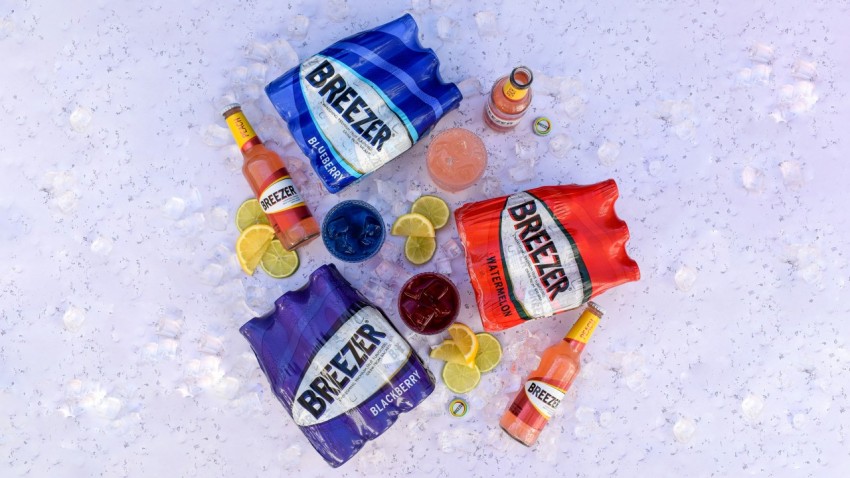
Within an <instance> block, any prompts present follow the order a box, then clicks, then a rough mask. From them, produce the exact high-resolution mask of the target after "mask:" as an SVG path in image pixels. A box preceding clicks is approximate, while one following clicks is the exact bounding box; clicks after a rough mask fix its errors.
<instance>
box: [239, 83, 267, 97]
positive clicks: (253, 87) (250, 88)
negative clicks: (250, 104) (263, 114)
mask: <svg viewBox="0 0 850 478" xmlns="http://www.w3.org/2000/svg"><path fill="white" fill-rule="evenodd" d="M242 94H243V95H244V96H245V99H246V100H248V101H256V100H257V99H259V98H260V96H262V95H263V85H260V84H257V83H251V84H248V85H245V87H244V88H242Z"/></svg>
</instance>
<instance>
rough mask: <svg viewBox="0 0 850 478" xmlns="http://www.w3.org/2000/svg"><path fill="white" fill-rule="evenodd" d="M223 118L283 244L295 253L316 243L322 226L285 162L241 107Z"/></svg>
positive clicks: (228, 110)
mask: <svg viewBox="0 0 850 478" xmlns="http://www.w3.org/2000/svg"><path fill="white" fill-rule="evenodd" d="M222 115H223V116H224V119H225V121H226V122H227V126H228V127H229V128H230V132H231V133H232V134H233V139H235V140H236V144H237V145H238V146H239V149H240V150H242V156H243V157H244V158H245V161H244V163H242V174H243V175H245V179H247V180H248V184H250V185H251V189H252V190H253V191H254V194H256V195H257V200H258V201H259V202H260V207H262V208H263V211H264V212H265V213H266V215H267V216H268V217H269V222H271V225H272V226H273V227H274V229H275V233H276V236H277V238H278V239H279V240H280V244H281V245H282V246H283V247H284V248H286V249H288V250H293V249H297V248H299V247H301V246H303V245H306V244H307V243H308V242H310V241H311V240H313V239H315V238H316V236H318V235H319V224H318V223H317V222H316V219H315V218H313V215H312V214H310V210H309V209H308V208H307V205H306V204H305V203H304V200H303V199H301V195H300V194H298V190H297V189H296V188H295V183H293V182H292V178H291V177H290V176H289V172H288V171H287V170H286V165H285V164H284V163H283V160H282V159H281V158H280V156H279V155H278V154H277V153H275V152H274V151H272V150H270V149H268V148H266V147H265V146H264V145H263V142H262V141H261V140H260V138H259V137H258V136H257V133H255V132H254V129H253V128H252V127H251V124H250V123H248V120H247V119H246V118H245V115H244V114H243V113H242V107H241V106H240V105H238V104H232V105H228V106H226V107H225V108H224V110H223V112H222Z"/></svg>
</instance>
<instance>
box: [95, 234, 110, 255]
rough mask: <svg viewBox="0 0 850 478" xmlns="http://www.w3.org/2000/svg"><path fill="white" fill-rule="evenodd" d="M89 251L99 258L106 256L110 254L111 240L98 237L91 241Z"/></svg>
mask: <svg viewBox="0 0 850 478" xmlns="http://www.w3.org/2000/svg"><path fill="white" fill-rule="evenodd" d="M90 249H91V251H92V252H93V253H95V254H97V255H99V256H108V255H109V253H110V252H112V240H111V239H109V238H108V237H103V236H98V237H97V239H95V240H94V241H92V243H91V247H90Z"/></svg>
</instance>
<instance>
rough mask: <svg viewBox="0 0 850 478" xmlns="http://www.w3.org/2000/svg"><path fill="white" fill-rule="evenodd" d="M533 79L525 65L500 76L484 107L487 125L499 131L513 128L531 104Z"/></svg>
mask: <svg viewBox="0 0 850 478" xmlns="http://www.w3.org/2000/svg"><path fill="white" fill-rule="evenodd" d="M533 80H534V75H532V74H531V70H530V69H528V68H527V67H525V66H518V67H516V68H514V69H513V71H511V74H510V75H508V76H503V77H502V78H499V79H498V80H497V81H496V83H495V84H494V85H493V89H492V90H491V91H490V98H489V100H488V102H487V106H486V107H485V108H484V122H485V123H486V124H487V126H489V127H490V128H491V129H494V130H496V131H499V132H505V131H510V130H511V129H513V128H514V127H515V126H516V125H517V124H518V123H519V120H520V119H522V117H523V115H525V113H526V111H528V107H529V106H530V105H531V96H532V95H531V82H532V81H533Z"/></svg>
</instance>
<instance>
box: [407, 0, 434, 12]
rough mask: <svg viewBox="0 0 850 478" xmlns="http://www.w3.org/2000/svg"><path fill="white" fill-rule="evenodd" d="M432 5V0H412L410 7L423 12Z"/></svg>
mask: <svg viewBox="0 0 850 478" xmlns="http://www.w3.org/2000/svg"><path fill="white" fill-rule="evenodd" d="M430 7H431V0H410V9H411V10H413V11H414V12H417V13H421V12H424V11H426V10H428V8H430Z"/></svg>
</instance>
